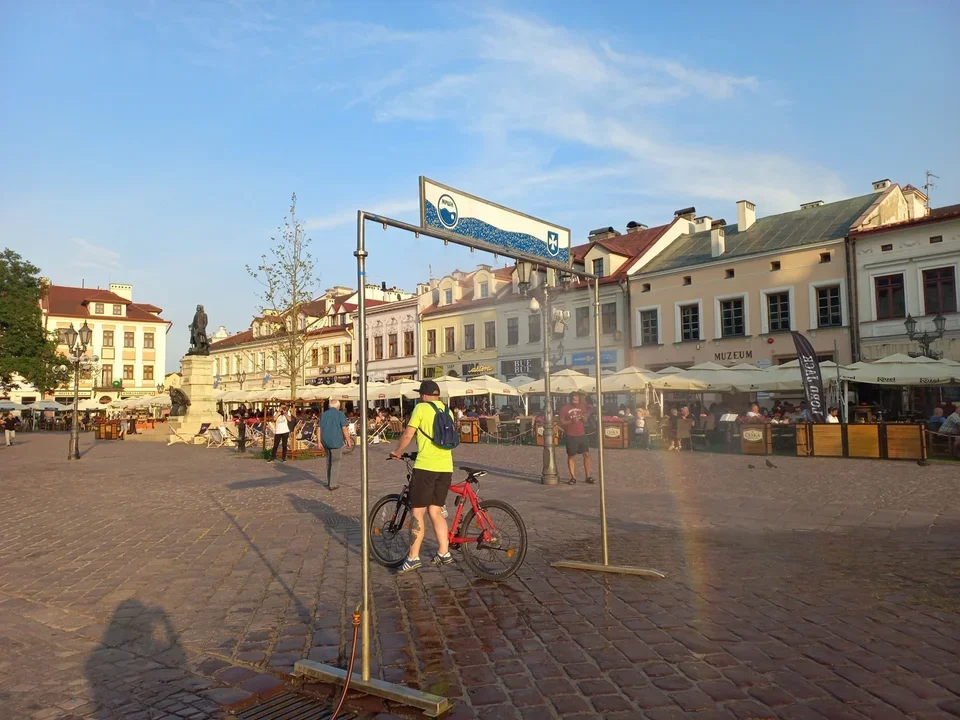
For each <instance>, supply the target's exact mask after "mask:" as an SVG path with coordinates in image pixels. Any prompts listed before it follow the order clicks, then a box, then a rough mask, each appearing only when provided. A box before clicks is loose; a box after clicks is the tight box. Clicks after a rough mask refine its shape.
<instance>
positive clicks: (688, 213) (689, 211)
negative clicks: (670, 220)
mask: <svg viewBox="0 0 960 720" xmlns="http://www.w3.org/2000/svg"><path fill="white" fill-rule="evenodd" d="M696 215H697V209H696V208H695V207H693V206H691V207H688V208H682V209H680V210H677V211H676V212H674V213H673V216H674V217H678V218H680V219H681V220H688V221H690V222H693V219H694V218H695V217H696Z"/></svg>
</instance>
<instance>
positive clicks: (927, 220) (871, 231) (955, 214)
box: [850, 204, 960, 238]
mask: <svg viewBox="0 0 960 720" xmlns="http://www.w3.org/2000/svg"><path fill="white" fill-rule="evenodd" d="M958 218H960V204H958V205H945V206H944V207H938V208H930V214H929V215H927V216H925V217H922V218H914V219H913V220H901V221H900V222H895V223H888V224H886V225H881V226H880V227H869V228H864V229H862V230H853V231H851V233H850V237H852V238H858V237H863V236H865V235H878V234H880V233H884V232H890V231H891V230H900V229H902V228H905V227H915V226H918V225H929V224H931V223H938V222H945V221H947V220H956V219H958Z"/></svg>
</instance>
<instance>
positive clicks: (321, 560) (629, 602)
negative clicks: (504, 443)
mask: <svg viewBox="0 0 960 720" xmlns="http://www.w3.org/2000/svg"><path fill="white" fill-rule="evenodd" d="M66 445H67V439H66V437H65V436H63V435H50V434H34V435H25V436H24V437H23V438H22V442H20V443H19V444H17V445H15V446H13V447H12V448H0V708H2V712H0V717H3V718H8V717H9V718H43V719H46V718H80V717H84V718H86V717H93V718H113V717H118V718H119V717H123V718H158V717H180V718H182V717H191V718H206V717H216V716H218V715H221V711H220V710H218V708H220V707H221V703H227V704H229V703H235V702H237V701H242V700H245V699H250V698H252V697H253V696H254V695H257V694H259V693H263V692H266V691H269V690H272V689H274V688H278V687H280V686H282V685H283V683H284V682H286V681H287V680H288V679H289V678H287V677H285V674H286V673H289V672H290V671H291V670H292V666H293V663H294V662H295V661H296V660H298V659H300V658H304V657H306V658H312V659H314V660H317V661H320V662H327V663H335V664H339V665H341V666H342V665H344V664H345V659H346V656H347V655H348V653H349V649H350V648H349V637H348V635H349V632H350V623H349V616H350V614H351V613H352V610H353V608H354V606H355V605H356V604H357V602H358V599H359V598H358V595H359V585H360V583H359V574H360V563H359V552H358V549H359V542H360V538H359V524H358V519H357V516H358V504H359V481H358V467H359V461H358V458H359V456H358V454H356V453H354V454H353V455H348V456H346V459H345V467H344V469H343V472H342V477H341V482H342V484H343V487H342V488H341V489H340V490H338V491H337V492H333V493H331V492H328V491H327V490H326V489H325V488H323V487H322V486H320V485H319V484H317V482H316V478H315V475H314V473H319V471H320V462H319V461H307V462H290V463H287V464H286V465H279V464H278V465H267V464H265V463H263V462H262V461H257V460H253V459H249V458H241V457H238V456H236V455H235V454H232V453H230V452H228V451H223V450H206V449H201V448H195V447H186V446H183V445H179V446H173V447H170V448H168V447H165V446H163V445H157V444H152V443H133V442H126V443H116V442H113V443H111V442H99V443H96V442H94V441H93V440H92V439H91V438H90V437H89V436H86V437H84V439H83V441H82V447H83V453H84V454H83V459H82V460H81V461H80V462H77V463H68V462H67V461H66V460H64V459H63V458H64V455H65V450H66ZM385 454H386V450H385V449H381V448H378V447H374V448H372V451H371V455H370V457H371V460H370V466H371V469H372V472H373V474H374V475H375V476H376V477H375V478H374V479H373V480H372V487H371V496H372V499H375V498H376V497H378V496H379V495H381V494H384V493H386V492H390V491H395V490H396V489H397V488H398V487H399V486H400V484H401V482H402V466H401V465H400V464H399V463H390V464H388V463H385V462H382V461H381V457H382V456H384V455H385ZM457 457H458V460H459V462H462V463H469V464H479V465H483V466H486V467H488V468H490V469H491V471H492V472H491V475H490V476H489V477H487V478H485V479H484V480H483V481H482V483H481V493H482V495H483V496H485V497H489V498H498V499H502V500H506V501H508V502H510V503H512V504H514V505H515V506H516V507H517V509H518V510H520V512H521V513H522V515H523V517H524V519H525V521H526V523H527V525H528V530H529V533H530V539H531V550H530V553H529V555H528V557H527V562H526V564H525V565H524V567H523V568H522V569H521V571H520V572H519V573H518V574H517V576H515V577H514V578H512V579H511V580H509V581H508V582H505V583H502V584H494V583H490V582H485V581H481V580H478V579H477V578H476V577H475V576H473V575H472V574H471V573H470V571H469V570H468V569H466V568H463V567H461V566H459V565H455V566H453V567H450V568H443V569H442V570H439V569H432V568H431V569H424V570H423V571H422V572H420V573H419V574H417V575H415V576H413V577H409V576H403V577H398V576H396V575H394V574H392V573H391V572H388V571H386V570H384V569H383V568H380V567H379V566H376V565H372V571H371V578H372V583H373V591H374V598H375V617H374V627H375V632H376V638H375V643H374V647H375V649H376V658H375V663H374V671H375V673H376V674H377V676H379V677H382V678H384V679H386V680H390V681H396V682H402V683H406V684H409V685H412V686H416V687H420V688H422V689H424V690H429V691H431V692H435V693H439V694H443V695H446V696H449V697H451V698H456V707H455V710H454V711H453V712H452V713H451V715H450V717H453V718H458V719H460V718H483V719H493V718H527V719H531V720H533V719H540V718H559V717H563V718H583V719H586V718H611V719H614V718H616V719H623V720H626V719H627V718H641V717H647V718H654V719H660V720H669V719H670V718H680V717H696V718H703V720H712V719H713V718H766V717H780V718H785V719H794V718H796V719H800V718H814V717H828V718H863V717H866V718H893V717H903V716H905V715H908V716H910V717H916V718H933V717H949V716H958V717H960V697H958V695H960V623H958V618H960V616H958V614H957V612H958V611H960V600H958V598H960V553H958V549H960V541H958V529H960V501H958V499H957V498H958V490H960V468H958V467H957V466H956V465H953V466H950V465H938V464H932V465H930V466H928V467H918V466H917V465H916V464H914V463H894V462H878V461H854V460H829V459H807V458H802V459H801V458H774V462H775V464H776V465H777V466H778V468H776V469H772V468H767V467H765V465H764V463H763V459H762V458H761V459H759V460H758V459H747V458H743V457H739V456H725V455H707V454H686V453H685V454H678V453H664V452H644V451H608V452H607V453H606V457H607V477H608V489H607V495H608V505H609V517H610V554H611V560H612V561H613V562H616V563H622V564H631V565H636V566H646V567H656V568H659V569H662V570H664V571H666V572H667V573H668V577H667V578H666V579H664V580H645V579H641V578H635V577H625V576H618V575H603V574H591V573H583V572H576V571H562V570H556V569H554V568H552V567H551V566H550V562H551V561H553V560H556V559H561V558H566V559H597V558H598V557H599V530H598V521H597V516H598V498H599V493H598V489H597V487H596V486H587V485H583V484H579V485H576V486H572V487H571V486H566V485H563V486H559V487H553V488H545V487H542V486H540V485H539V484H538V477H539V466H540V461H541V460H540V458H541V455H540V451H539V450H537V449H536V448H525V447H524V448H521V447H512V446H511V447H493V446H484V445H481V446H462V447H461V448H460V449H459V450H458V451H457ZM748 464H754V465H757V467H756V468H754V469H750V468H749V467H748ZM563 474H564V475H565V474H566V473H565V472H564V473H563ZM429 550H430V548H429V547H428V548H427V551H429ZM314 689H320V688H314ZM368 709H371V710H375V711H376V710H378V706H370V707H369V708H368ZM380 709H382V708H380ZM394 712H397V711H396V710H394ZM381 717H384V718H385V717H392V716H388V715H381Z"/></svg>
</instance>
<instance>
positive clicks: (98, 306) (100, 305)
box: [93, 303, 103, 315]
mask: <svg viewBox="0 0 960 720" xmlns="http://www.w3.org/2000/svg"><path fill="white" fill-rule="evenodd" d="M93 312H94V313H95V314H97V315H103V303H96V304H95V305H94V306H93Z"/></svg>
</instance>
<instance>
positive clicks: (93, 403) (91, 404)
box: [77, 398, 104, 411]
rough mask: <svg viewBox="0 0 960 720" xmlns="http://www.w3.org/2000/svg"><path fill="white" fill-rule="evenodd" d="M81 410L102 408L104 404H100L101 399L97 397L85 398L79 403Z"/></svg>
mask: <svg viewBox="0 0 960 720" xmlns="http://www.w3.org/2000/svg"><path fill="white" fill-rule="evenodd" d="M77 407H78V408H79V409H80V410H84V411H86V410H102V409H104V406H103V405H101V404H100V401H99V400H97V399H96V398H84V399H83V400H81V401H80V403H79V404H78V405H77Z"/></svg>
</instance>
